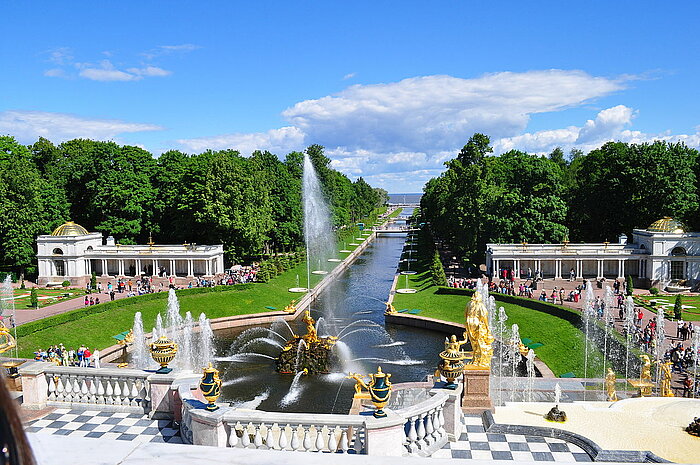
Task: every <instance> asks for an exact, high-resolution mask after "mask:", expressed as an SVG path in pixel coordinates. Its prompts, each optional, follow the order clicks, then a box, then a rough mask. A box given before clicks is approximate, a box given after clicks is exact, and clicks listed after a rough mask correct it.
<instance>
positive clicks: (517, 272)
mask: <svg viewBox="0 0 700 465" xmlns="http://www.w3.org/2000/svg"><path fill="white" fill-rule="evenodd" d="M513 268H515V270H513V271H514V272H515V276H516V277H517V278H520V259H519V258H518V259H517V260H515V265H514V267H513Z"/></svg>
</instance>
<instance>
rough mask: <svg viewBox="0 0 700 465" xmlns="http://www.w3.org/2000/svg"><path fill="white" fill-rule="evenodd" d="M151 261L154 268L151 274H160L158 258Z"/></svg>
mask: <svg viewBox="0 0 700 465" xmlns="http://www.w3.org/2000/svg"><path fill="white" fill-rule="evenodd" d="M151 262H152V263H153V264H152V266H153V270H151V275H153V276H158V260H151Z"/></svg>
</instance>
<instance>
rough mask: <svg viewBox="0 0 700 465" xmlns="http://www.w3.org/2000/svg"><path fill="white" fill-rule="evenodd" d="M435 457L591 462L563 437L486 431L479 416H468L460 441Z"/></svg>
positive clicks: (444, 448) (580, 450)
mask: <svg viewBox="0 0 700 465" xmlns="http://www.w3.org/2000/svg"><path fill="white" fill-rule="evenodd" d="M432 457H433V458H454V459H475V460H513V461H519V460H522V461H525V460H527V461H538V462H591V461H592V460H591V458H590V457H589V456H588V454H586V453H585V452H584V451H583V449H581V448H580V447H578V446H576V445H574V444H571V443H568V442H565V441H562V440H561V439H552V438H543V437H540V436H523V435H520V434H496V433H487V432H486V431H485V430H484V425H483V423H482V420H481V416H479V415H465V416H464V424H463V425H462V434H461V435H460V437H459V440H458V441H456V442H451V443H450V442H448V443H447V444H446V445H445V446H444V447H443V448H442V449H441V450H439V451H437V452H435V453H434V454H433V455H432Z"/></svg>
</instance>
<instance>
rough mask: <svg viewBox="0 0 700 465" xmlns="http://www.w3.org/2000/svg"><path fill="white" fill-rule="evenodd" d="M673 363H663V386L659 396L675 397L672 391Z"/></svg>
mask: <svg viewBox="0 0 700 465" xmlns="http://www.w3.org/2000/svg"><path fill="white" fill-rule="evenodd" d="M672 365H673V364H672V363H671V362H666V363H661V386H660V389H659V395H660V396H661V397H675V396H674V395H673V390H671V377H672V375H671V366H672Z"/></svg>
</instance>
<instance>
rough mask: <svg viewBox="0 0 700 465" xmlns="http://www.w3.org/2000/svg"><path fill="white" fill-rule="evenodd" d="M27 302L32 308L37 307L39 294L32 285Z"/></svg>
mask: <svg viewBox="0 0 700 465" xmlns="http://www.w3.org/2000/svg"><path fill="white" fill-rule="evenodd" d="M29 304H30V305H31V306H32V308H38V307H39V294H38V293H37V290H36V287H33V288H32V291H31V292H30V293H29Z"/></svg>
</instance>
